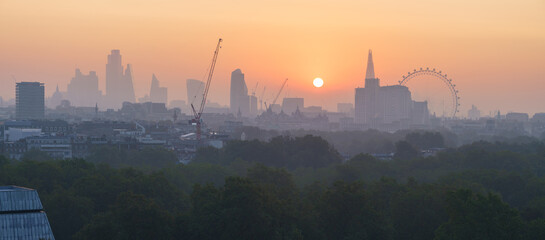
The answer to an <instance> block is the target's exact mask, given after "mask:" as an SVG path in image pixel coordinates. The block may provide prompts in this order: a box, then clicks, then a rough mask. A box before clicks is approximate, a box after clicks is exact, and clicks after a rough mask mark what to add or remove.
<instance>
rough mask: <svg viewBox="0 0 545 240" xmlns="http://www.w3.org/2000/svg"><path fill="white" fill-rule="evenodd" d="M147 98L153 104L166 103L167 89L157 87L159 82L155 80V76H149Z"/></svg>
mask: <svg viewBox="0 0 545 240" xmlns="http://www.w3.org/2000/svg"><path fill="white" fill-rule="evenodd" d="M149 97H150V100H151V102H153V103H165V104H166V103H167V88H166V87H160V86H159V80H157V77H155V74H153V75H152V76H151V88H150V93H149Z"/></svg>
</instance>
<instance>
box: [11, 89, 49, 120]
mask: <svg viewBox="0 0 545 240" xmlns="http://www.w3.org/2000/svg"><path fill="white" fill-rule="evenodd" d="M15 117H16V118H17V119H43V118H44V117H45V100H44V84H43V83H39V82H19V83H17V84H16V86H15Z"/></svg>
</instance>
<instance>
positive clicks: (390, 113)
mask: <svg viewBox="0 0 545 240" xmlns="http://www.w3.org/2000/svg"><path fill="white" fill-rule="evenodd" d="M412 104H413V103H412V100H411V92H410V91H409V89H408V88H407V87H406V86H401V85H394V86H384V87H381V86H380V80H379V79H378V78H376V77H375V69H374V64H373V54H372V52H371V50H369V55H368V59H367V71H366V74H365V87H364V88H356V94H355V101H354V105H355V123H357V124H364V125H365V128H377V129H378V128H381V126H382V125H383V124H391V123H398V122H401V121H410V119H411V110H412Z"/></svg>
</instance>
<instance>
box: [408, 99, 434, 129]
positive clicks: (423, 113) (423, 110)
mask: <svg viewBox="0 0 545 240" xmlns="http://www.w3.org/2000/svg"><path fill="white" fill-rule="evenodd" d="M411 123H412V124H414V125H427V124H429V123H430V113H429V110H428V102H427V101H423V102H417V101H413V108H412V111H411Z"/></svg>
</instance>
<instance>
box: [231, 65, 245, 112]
mask: <svg viewBox="0 0 545 240" xmlns="http://www.w3.org/2000/svg"><path fill="white" fill-rule="evenodd" d="M230 108H231V112H232V113H238V112H239V111H240V113H241V114H242V116H248V115H249V111H250V98H249V96H248V87H247V86H246V82H245V81H244V73H242V71H241V70H240V69H236V70H235V71H233V72H232V73H231V95H230Z"/></svg>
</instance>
